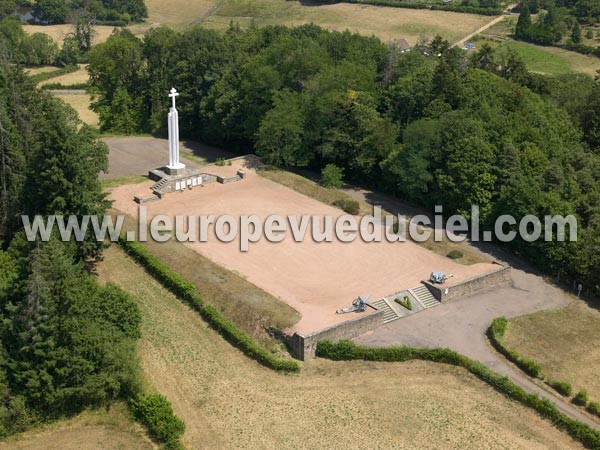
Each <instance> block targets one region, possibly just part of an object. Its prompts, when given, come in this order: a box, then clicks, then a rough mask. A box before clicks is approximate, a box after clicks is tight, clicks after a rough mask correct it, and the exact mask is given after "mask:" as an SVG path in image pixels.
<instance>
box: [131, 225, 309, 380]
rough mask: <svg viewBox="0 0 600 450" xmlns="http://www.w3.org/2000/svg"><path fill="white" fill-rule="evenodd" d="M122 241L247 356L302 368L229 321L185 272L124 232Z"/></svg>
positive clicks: (273, 365) (279, 368)
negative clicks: (184, 277)
mask: <svg viewBox="0 0 600 450" xmlns="http://www.w3.org/2000/svg"><path fill="white" fill-rule="evenodd" d="M119 244H120V245H121V247H123V249H124V250H125V251H126V252H127V254H129V255H130V256H131V257H132V258H133V259H134V260H135V261H137V262H138V263H139V264H140V265H141V266H142V267H144V269H146V271H147V272H148V273H149V274H150V275H152V276H153V277H154V278H155V279H156V280H157V281H158V282H159V283H161V284H162V285H163V286H164V287H165V288H166V289H168V290H169V291H171V292H172V293H173V294H174V295H175V296H176V297H178V298H179V299H181V300H183V301H184V302H185V303H187V304H188V305H189V306H191V307H192V308H193V309H195V310H196V311H197V312H199V313H200V315H201V316H202V317H203V318H204V320H206V321H207V322H208V324H209V325H210V326H211V327H212V328H213V329H214V330H215V331H217V332H218V333H219V334H221V336H223V337H224V338H225V339H226V340H227V341H229V343H230V344H232V345H234V346H235V347H237V348H239V349H240V350H241V351H242V352H243V353H244V354H245V355H246V356H249V357H250V358H253V359H255V360H256V361H258V362H259V363H261V364H262V365H264V366H266V367H269V368H271V369H274V370H277V371H281V372H298V371H300V365H299V364H298V362H297V361H295V360H292V359H284V358H277V357H275V356H273V355H272V354H271V353H269V351H268V350H266V349H265V348H264V347H262V346H261V345H259V344H257V343H256V342H254V341H253V340H252V338H251V337H250V336H248V335H247V334H246V333H245V332H244V331H242V330H240V329H239V328H237V327H236V326H235V325H234V324H232V323H231V322H229V320H227V319H226V318H225V317H224V316H223V315H222V314H221V313H220V312H219V311H218V310H217V309H216V308H215V307H213V306H211V305H205V304H204V302H203V301H202V298H201V297H200V294H198V291H197V289H196V286H195V285H194V284H193V283H191V282H189V281H186V280H185V279H183V277H182V276H181V275H179V274H178V273H177V272H175V271H174V270H172V269H171V268H170V267H168V266H167V265H166V264H164V263H163V262H161V261H160V260H159V259H158V258H157V257H156V256H154V255H153V254H152V253H150V252H149V251H148V250H146V249H145V248H144V247H143V246H142V245H141V244H140V243H138V242H128V241H127V239H126V238H125V237H124V236H121V237H120V238H119Z"/></svg>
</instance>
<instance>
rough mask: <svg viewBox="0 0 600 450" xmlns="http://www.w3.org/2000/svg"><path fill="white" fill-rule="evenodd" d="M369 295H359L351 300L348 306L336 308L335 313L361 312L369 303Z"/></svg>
mask: <svg viewBox="0 0 600 450" xmlns="http://www.w3.org/2000/svg"><path fill="white" fill-rule="evenodd" d="M369 298H371V296H370V295H361V296H360V297H358V298H357V299H356V300H354V301H353V302H352V306H350V307H349V308H342V309H338V310H337V311H336V312H335V313H336V314H346V313H351V312H363V311H364V310H365V308H366V307H367V305H368V304H369Z"/></svg>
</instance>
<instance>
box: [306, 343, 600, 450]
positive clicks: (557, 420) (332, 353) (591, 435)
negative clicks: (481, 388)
mask: <svg viewBox="0 0 600 450" xmlns="http://www.w3.org/2000/svg"><path fill="white" fill-rule="evenodd" d="M316 355H317V356H320V357H322V358H328V359H333V360H353V359H355V360H365V361H390V362H403V361H408V360H411V359H420V360H424V361H431V362H436V363H443V364H451V365H454V366H460V367H463V368H465V369H466V370H468V371H469V372H470V373H471V374H473V375H474V376H476V377H477V378H479V379H480V380H481V381H483V382H485V383H487V384H489V385H490V386H491V387H493V388H494V389H496V390H497V391H498V392H501V393H502V394H504V395H506V396H507V397H508V398H511V399H513V400H516V401H518V402H520V403H522V404H523V405H525V406H528V407H530V408H533V409H534V410H535V411H537V413H538V414H539V415H540V416H542V417H544V418H546V419H548V420H549V421H550V422H552V423H553V424H554V425H555V426H556V427H557V428H559V429H562V430H565V431H566V432H567V433H569V434H570V435H571V437H573V438H574V439H577V440H578V441H579V442H581V443H582V444H583V445H585V446H586V447H589V448H600V431H598V430H595V429H593V428H591V427H589V426H588V425H586V424H584V423H582V422H579V421H578V420H575V419H571V418H570V417H569V416H567V415H566V414H563V413H562V412H560V411H559V410H558V408H557V407H556V406H555V405H554V404H553V403H552V402H551V401H549V400H546V399H542V398H540V397H539V396H538V395H537V394H528V393H527V392H526V391H524V390H523V389H522V388H520V387H519V386H517V385H516V384H514V383H513V382H512V381H510V380H509V379H508V378H507V377H505V376H502V375H500V374H499V373H496V372H494V371H493V370H491V369H489V368H488V367H486V366H484V365H483V364H481V363H479V362H477V361H473V360H472V359H470V358H467V357H466V356H464V355H461V354H460V353H456V352H455V351H452V350H449V349H447V348H437V349H426V348H412V347H406V346H396V347H377V348H373V347H359V346H357V345H356V344H355V343H354V342H352V341H339V342H337V343H335V344H334V343H332V342H330V341H321V342H319V343H318V344H317V352H316Z"/></svg>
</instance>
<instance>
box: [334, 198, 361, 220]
mask: <svg viewBox="0 0 600 450" xmlns="http://www.w3.org/2000/svg"><path fill="white" fill-rule="evenodd" d="M333 206H337V207H338V208H340V209H342V210H344V212H346V213H348V214H352V215H353V216H356V215H357V214H358V213H360V205H359V203H358V202H357V201H356V200H350V199H340V200H336V201H334V202H333Z"/></svg>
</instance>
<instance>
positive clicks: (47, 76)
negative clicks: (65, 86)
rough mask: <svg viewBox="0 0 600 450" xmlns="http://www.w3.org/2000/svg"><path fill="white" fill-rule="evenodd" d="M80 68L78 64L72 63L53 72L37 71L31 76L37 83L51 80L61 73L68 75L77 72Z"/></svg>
mask: <svg viewBox="0 0 600 450" xmlns="http://www.w3.org/2000/svg"><path fill="white" fill-rule="evenodd" d="M78 70H79V67H78V66H76V65H74V64H71V65H68V66H65V67H62V68H60V69H56V70H53V71H52V72H44V73H37V74H35V75H31V76H30V77H29V78H30V79H31V81H33V82H34V83H35V84H37V83H41V82H42V81H46V80H49V79H50V78H55V77H59V76H61V75H66V74H68V73H73V72H77V71H78Z"/></svg>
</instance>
